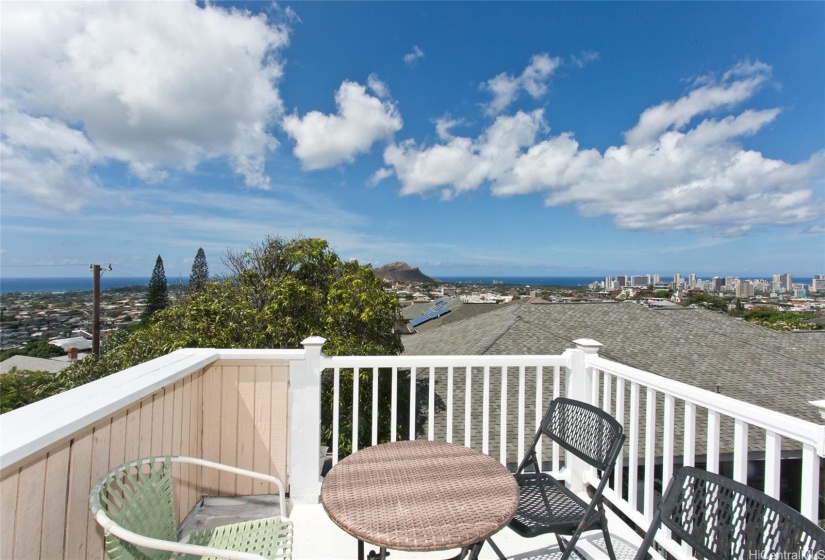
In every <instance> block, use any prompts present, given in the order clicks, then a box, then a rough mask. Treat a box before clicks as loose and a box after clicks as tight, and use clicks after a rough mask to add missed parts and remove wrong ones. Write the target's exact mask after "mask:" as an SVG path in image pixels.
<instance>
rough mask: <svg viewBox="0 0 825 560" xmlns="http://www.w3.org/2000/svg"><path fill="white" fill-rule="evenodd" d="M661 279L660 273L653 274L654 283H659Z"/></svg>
mask: <svg viewBox="0 0 825 560" xmlns="http://www.w3.org/2000/svg"><path fill="white" fill-rule="evenodd" d="M660 281H661V278H659V275H658V274H654V275H653V283H654V284H658V283H659V282H660Z"/></svg>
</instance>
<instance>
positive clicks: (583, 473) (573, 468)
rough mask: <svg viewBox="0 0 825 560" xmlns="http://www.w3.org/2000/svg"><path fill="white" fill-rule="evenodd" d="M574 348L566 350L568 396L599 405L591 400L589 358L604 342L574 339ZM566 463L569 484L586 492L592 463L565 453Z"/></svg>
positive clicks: (591, 378)
mask: <svg viewBox="0 0 825 560" xmlns="http://www.w3.org/2000/svg"><path fill="white" fill-rule="evenodd" d="M573 343H574V344H575V345H576V348H575V350H574V349H568V350H565V352H564V354H565V356H567V359H568V362H567V363H568V365H567V380H566V381H567V382H566V385H567V397H568V398H570V399H576V400H578V401H582V402H586V403H590V404H592V405H595V406H598V402H595V403H594V402H591V401H592V398H593V376H592V374H591V371H590V368H589V367H588V366H587V358H588V356H590V355H595V356H598V354H599V348H601V346H602V344H601V343H599V342H596V341H595V340H592V339H589V338H580V339H578V340H574V341H573ZM564 463H565V465H566V470H567V478H566V482H567V486H568V487H569V488H570V489H571V490H572V491H573V492H585V491H586V489H587V485H586V483H585V480H586V478H587V475H588V472H590V471H591V470H592V468H591V467H590V465H588V464H587V463H585V462H584V461H582V460H581V459H579V458H578V457H576V456H575V455H573V454H572V453H569V452H567V453H565V458H564Z"/></svg>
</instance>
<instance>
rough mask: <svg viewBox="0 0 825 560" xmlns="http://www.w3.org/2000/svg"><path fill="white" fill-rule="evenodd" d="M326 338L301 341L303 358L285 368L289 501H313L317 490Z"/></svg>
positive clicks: (318, 485)
mask: <svg viewBox="0 0 825 560" xmlns="http://www.w3.org/2000/svg"><path fill="white" fill-rule="evenodd" d="M326 341H327V340H326V339H325V338H323V337H320V336H311V337H309V338H307V339H305V340H303V341H301V344H302V345H303V346H304V359H303V360H295V361H292V362H290V368H289V381H290V391H289V397H290V402H289V420H290V421H289V424H290V431H289V469H288V470H289V496H290V499H291V500H292V502H293V503H303V504H317V503H318V497H319V496H320V491H321V482H320V474H321V473H320V472H319V469H318V456H319V451H320V445H321V349H322V348H323V346H324V343H325V342H326Z"/></svg>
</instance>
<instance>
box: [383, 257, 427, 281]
mask: <svg viewBox="0 0 825 560" xmlns="http://www.w3.org/2000/svg"><path fill="white" fill-rule="evenodd" d="M373 272H375V275H376V276H378V277H379V278H383V279H384V280H391V281H393V282H404V283H409V282H438V280H436V279H435V278H431V277H429V276H427V275H426V274H424V273H423V272H421V271H420V270H419V269H418V267H417V266H410V265H408V264H407V263H402V262H394V263H390V264H385V265H384V266H382V267H381V268H376V269H375V270H374V271H373Z"/></svg>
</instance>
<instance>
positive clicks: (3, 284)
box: [0, 274, 813, 294]
mask: <svg viewBox="0 0 825 560" xmlns="http://www.w3.org/2000/svg"><path fill="white" fill-rule="evenodd" d="M605 276H607V275H605ZM605 276H595V275H592V276H489V275H461V276H441V277H438V278H437V281H438V282H440V283H445V284H479V285H493V284H502V285H510V286H561V287H571V288H575V287H586V286H587V285H588V284H591V283H592V282H595V281H601V282H603V281H604V278H605ZM612 276H615V275H612ZM772 277H773V275H762V276H758V275H749V276H740V277H739V278H741V279H743V280H750V279H758V278H761V279H766V280H770V279H771V278H772ZM660 278H661V281H662V282H671V281H672V280H673V279H672V277H668V276H662V277H660ZM702 278H703V279H709V278H712V277H711V276H708V277H707V278H705V277H702ZM188 281H189V279H188V278H173V279H168V283H169V286H170V287H172V286H177V285H180V284H183V285H186V284H188ZM793 281H794V283H802V284H807V285H810V284H811V282H812V281H813V277H811V276H799V277H796V276H794V277H793ZM148 285H149V278H143V277H140V276H132V277H129V276H121V277H118V276H107V275H105V274H104V275H103V276H101V278H100V287H101V289H102V290H109V289H117V288H127V287H130V286H144V287H146V286H148ZM91 291H92V278H91V274H90V275H89V276H84V277H65V278H0V293H2V294H11V293H38V292H41V293H65V292H91Z"/></svg>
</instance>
